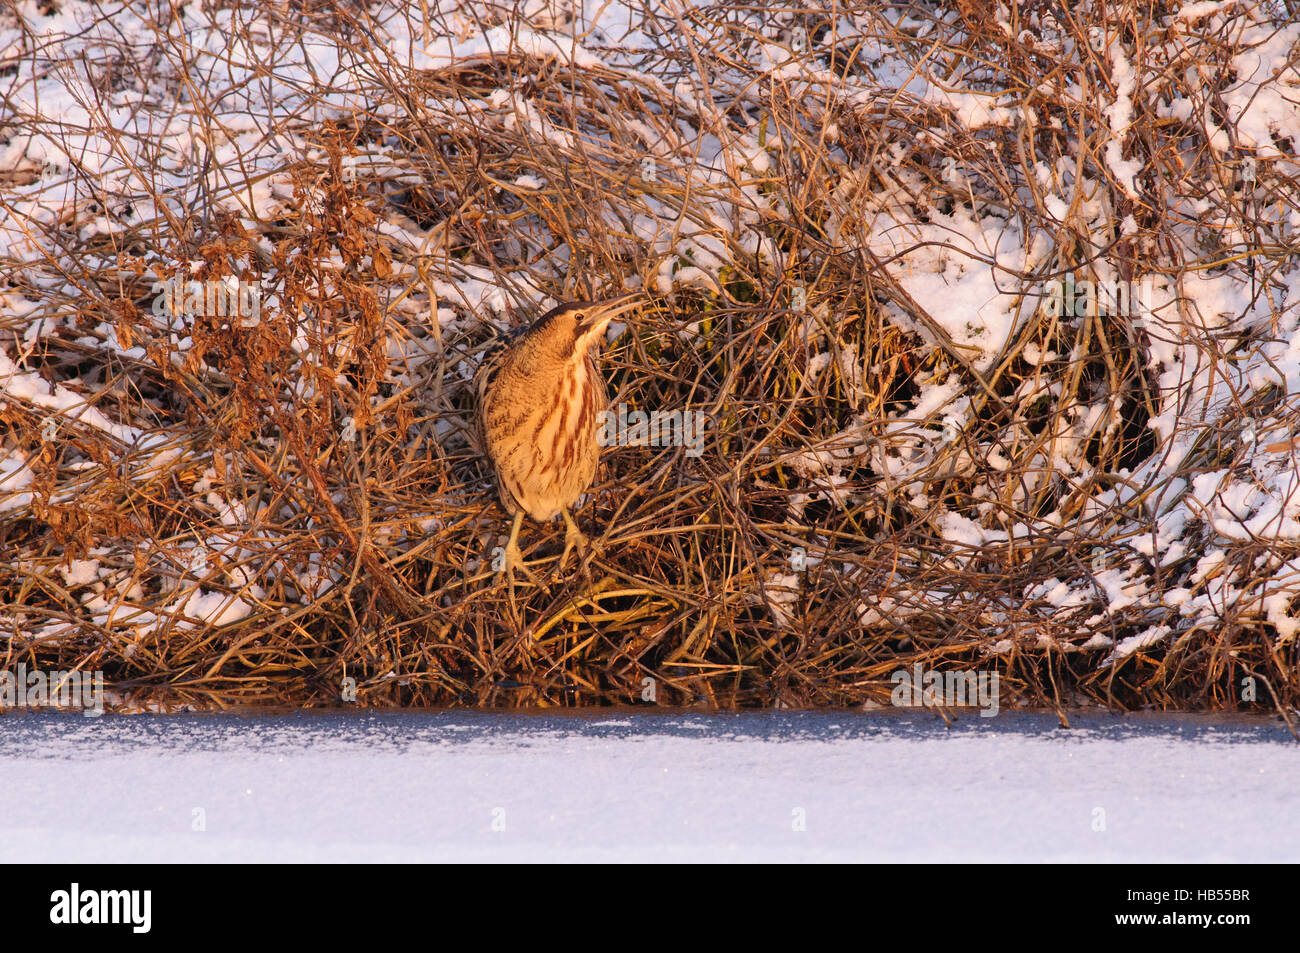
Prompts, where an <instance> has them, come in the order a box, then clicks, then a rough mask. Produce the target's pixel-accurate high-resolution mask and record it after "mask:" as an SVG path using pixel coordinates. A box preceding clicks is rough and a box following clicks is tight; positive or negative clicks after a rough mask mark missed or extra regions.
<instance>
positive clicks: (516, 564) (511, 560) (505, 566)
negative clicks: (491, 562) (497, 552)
mask: <svg viewBox="0 0 1300 953" xmlns="http://www.w3.org/2000/svg"><path fill="white" fill-rule="evenodd" d="M523 522H524V511H523V510H520V511H519V512H517V513H515V521H514V523H513V524H511V526H510V541H509V542H508V543H506V551H505V561H504V562H503V563H502V564H501V569H500V570H499V571H500V572H503V573H506V575H507V578H509V580H510V583H511V585H514V579H515V570H516V569H521V570H523V573H524V575H525V576H527V577H528V579H529V581H530V582H532V583H533V585H537V577H536V576H534V575H533V572H532V570H531V569H529V568H528V564H527V563H525V562H524V554H523V553H522V552H520V550H519V527H520V526H522V525H523Z"/></svg>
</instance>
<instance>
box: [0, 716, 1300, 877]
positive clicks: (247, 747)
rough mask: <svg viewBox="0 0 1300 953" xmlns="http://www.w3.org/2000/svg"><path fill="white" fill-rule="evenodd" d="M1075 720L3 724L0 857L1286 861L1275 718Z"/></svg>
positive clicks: (1286, 749) (227, 719)
mask: <svg viewBox="0 0 1300 953" xmlns="http://www.w3.org/2000/svg"><path fill="white" fill-rule="evenodd" d="M1073 721H1074V725H1075V727H1074V728H1073V729H1071V730H1064V729H1060V728H1059V727H1058V726H1057V720H1056V718H1055V716H1052V715H1040V714H1003V715H1000V716H999V717H997V718H992V719H981V718H978V717H974V716H973V715H971V716H966V715H962V716H961V717H960V718H959V719H958V720H957V721H956V722H955V723H954V726H953V727H952V728H951V729H949V728H945V727H944V724H943V722H942V721H941V720H940V719H938V718H937V717H934V716H933V715H932V714H931V713H929V712H907V713H872V714H861V713H844V712H841V713H834V714H808V713H778V714H757V713H755V714H743V715H673V716H665V715H640V714H626V713H620V714H619V715H617V716H616V717H612V718H604V719H594V718H587V717H582V716H558V717H544V716H528V715H522V716H520V715H490V714H467V713H456V714H412V713H400V714H399V713H391V714H366V713H355V714H353V713H344V714H325V715H303V716H288V717H257V718H252V717H249V718H244V717H238V716H200V715H187V716H150V717H144V716H134V717H131V716H118V717H114V716H105V717H103V718H99V719H90V718H85V717H83V716H81V715H79V714H76V715H64V714H55V713H43V714H40V715H35V714H33V715H14V716H8V717H4V718H3V719H0V774H2V775H3V777H4V784H3V785H2V786H0V860H4V861H5V862H9V863H15V862H16V863H22V862H31V861H46V862H48V861H77V862H95V861H274V862H284V861H375V862H394V861H416V860H448V861H473V860H524V861H544V860H569V861H578V860H619V861H673V860H700V861H703V860H736V861H766V860H772V861H777V860H791V861H793V860H803V861H837V860H843V861H867V862H876V863H879V862H902V861H912V862H914V861H939V862H948V863H959V862H970V861H981V860H1008V861H1009V860H1047V861H1067V860H1083V861H1135V860H1143V861H1146V860H1153V861H1154V860H1168V861H1213V860H1241V861H1246V860H1249V861H1251V862H1258V861H1295V860H1297V859H1300V826H1297V825H1295V824H1291V823H1286V822H1284V819H1285V818H1288V817H1290V816H1292V814H1293V813H1294V805H1295V792H1296V790H1298V789H1300V745H1296V744H1295V743H1294V741H1292V740H1291V738H1290V735H1289V734H1287V732H1286V731H1285V730H1284V729H1283V728H1282V727H1281V726H1280V724H1279V723H1278V722H1276V720H1271V721H1270V720H1256V719H1251V720H1244V719H1243V720H1228V719H1222V718H1219V719H1205V718H1195V717H1189V716H1183V717H1174V718H1170V717H1164V716H1129V717H1115V716H1108V715H1079V716H1074V718H1073ZM200 821H201V822H202V823H201V824H200V823H199V822H200ZM801 821H802V825H803V826H804V828H805V829H804V830H798V829H797V828H798V827H799V826H800V822H801ZM494 822H495V824H496V826H497V827H504V829H503V830H494ZM1099 824H1104V830H1094V827H1096V826H1098V825H1099ZM196 827H201V828H203V829H195V828H196Z"/></svg>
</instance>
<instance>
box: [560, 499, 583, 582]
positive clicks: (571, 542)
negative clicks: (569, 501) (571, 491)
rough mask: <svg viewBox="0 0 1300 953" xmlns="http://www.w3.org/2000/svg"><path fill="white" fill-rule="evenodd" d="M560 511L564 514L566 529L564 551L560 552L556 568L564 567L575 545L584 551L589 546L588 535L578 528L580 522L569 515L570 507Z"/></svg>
mask: <svg viewBox="0 0 1300 953" xmlns="http://www.w3.org/2000/svg"><path fill="white" fill-rule="evenodd" d="M560 512H561V513H562V514H564V525H565V527H566V529H565V531H564V552H562V553H561V554H560V564H559V566H557V567H556V569H563V568H564V563H565V560H567V559H568V558H569V550H571V549H573V548H574V547H575V546H576V547H578V549H579V550H584V551H585V550H586V548H587V537H586V536H583V535H582V530H580V529H578V524H577V523H575V522H574V521H573V517H572V516H570V515H569V508H568V507H567V506H566V507H565V508H564V509H562V510H560Z"/></svg>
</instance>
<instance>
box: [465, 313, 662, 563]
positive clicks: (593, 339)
mask: <svg viewBox="0 0 1300 953" xmlns="http://www.w3.org/2000/svg"><path fill="white" fill-rule="evenodd" d="M638 303H639V300H638V296H637V295H627V296H624V297H621V298H615V299H612V300H609V301H598V302H590V301H579V302H575V303H573V304H565V305H561V306H560V307H558V308H555V309H553V310H551V311H548V312H547V313H546V314H545V315H543V316H542V317H541V318H539V319H538V320H537V321H536V322H535V323H534V324H533V325H532V326H531V327H529V328H528V329H527V330H526V331H524V332H523V333H521V334H518V335H516V336H514V337H512V338H511V339H509V340H508V341H507V342H506V343H505V344H504V345H503V346H502V347H500V348H499V349H497V350H496V351H495V352H493V353H492V354H490V355H489V356H488V358H487V359H486V360H484V362H483V365H482V366H481V367H480V369H479V373H478V377H477V380H476V390H477V396H478V407H477V414H476V420H477V424H478V428H479V441H480V446H481V447H482V448H483V452H484V453H485V454H486V455H487V457H488V459H489V460H490V461H491V463H492V467H493V470H494V471H495V472H496V477H497V493H498V495H499V496H500V499H501V505H502V506H503V507H504V508H505V510H506V512H507V513H509V514H511V515H512V516H513V517H514V523H513V526H512V528H511V532H510V542H509V544H508V545H507V546H506V563H507V566H506V567H503V568H513V567H514V566H520V567H522V559H521V557H520V553H519V549H518V541H517V537H518V535H519V526H520V523H521V521H522V520H523V517H524V514H527V515H528V516H531V517H532V518H533V519H535V520H537V521H539V522H541V521H545V520H550V519H553V518H555V517H556V516H557V515H562V516H563V517H564V521H565V524H566V527H567V531H566V534H565V546H564V553H563V555H562V556H561V565H563V562H564V559H565V558H567V556H568V554H569V550H570V549H572V548H573V547H574V546H575V545H580V544H581V543H582V542H583V541H584V540H583V536H582V534H581V533H580V532H579V531H578V528H577V526H576V525H575V524H574V522H573V519H572V517H571V516H570V515H569V508H570V507H571V506H572V505H573V504H574V503H575V502H577V500H578V498H579V497H580V496H582V494H583V493H584V492H586V490H587V488H588V487H589V486H591V481H592V480H593V479H594V478H595V476H596V464H597V462H598V461H599V457H600V446H599V444H598V443H597V425H598V423H599V414H600V412H601V411H603V410H605V409H606V407H607V405H608V402H609V398H608V395H607V392H606V389H605V381H604V379H603V378H602V377H601V376H600V371H599V370H598V369H597V367H596V362H595V361H594V360H592V356H591V352H592V350H593V349H594V348H596V346H597V345H599V344H600V342H601V341H602V340H603V339H604V336H605V329H606V328H607V327H608V326H609V322H610V321H611V320H612V319H613V318H615V317H617V316H618V315H620V314H623V313H625V312H627V311H629V310H631V309H632V308H635V307H636V306H637V304H638ZM525 571H527V570H526V569H525Z"/></svg>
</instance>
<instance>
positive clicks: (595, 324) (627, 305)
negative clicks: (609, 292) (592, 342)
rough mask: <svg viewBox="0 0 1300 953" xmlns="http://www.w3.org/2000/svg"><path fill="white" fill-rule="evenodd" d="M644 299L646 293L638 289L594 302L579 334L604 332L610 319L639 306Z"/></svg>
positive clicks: (579, 329)
mask: <svg viewBox="0 0 1300 953" xmlns="http://www.w3.org/2000/svg"><path fill="white" fill-rule="evenodd" d="M644 301H645V295H643V294H642V293H641V292H639V291H637V292H633V293H632V294H626V295H621V296H619V297H617V298H609V299H607V300H605V301H596V302H593V303H592V305H591V306H590V307H589V308H588V309H587V314H586V316H585V317H584V318H583V319H582V322H581V324H580V325H579V326H578V334H579V335H582V336H584V337H585V336H587V335H588V333H589V332H593V331H595V332H597V333H599V332H603V331H604V330H605V328H606V327H608V326H609V322H610V321H613V320H614V319H615V318H617V317H618V316H619V315H621V314H627V312H629V311H632V310H635V309H636V308H639V307H640V306H641V304H642V303H643V302H644Z"/></svg>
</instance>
